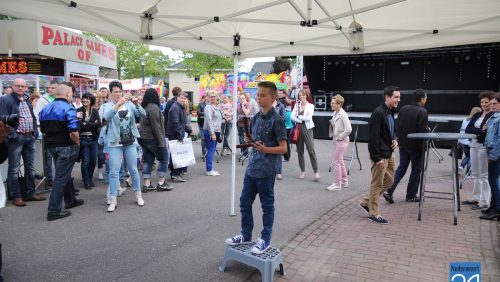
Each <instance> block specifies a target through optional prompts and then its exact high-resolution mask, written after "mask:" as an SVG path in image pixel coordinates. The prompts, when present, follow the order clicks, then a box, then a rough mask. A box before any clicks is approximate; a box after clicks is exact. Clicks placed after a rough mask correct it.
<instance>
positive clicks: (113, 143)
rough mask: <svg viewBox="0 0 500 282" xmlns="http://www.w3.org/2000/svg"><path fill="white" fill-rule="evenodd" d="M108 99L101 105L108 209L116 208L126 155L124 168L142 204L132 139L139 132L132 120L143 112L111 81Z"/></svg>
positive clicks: (143, 114)
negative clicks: (104, 121)
mask: <svg viewBox="0 0 500 282" xmlns="http://www.w3.org/2000/svg"><path fill="white" fill-rule="evenodd" d="M109 90H110V91H111V95H110V97H111V101H110V102H108V103H106V104H104V105H103V113H104V116H103V118H104V119H105V120H107V121H108V125H107V130H106V136H105V137H104V138H105V143H106V144H107V150H108V156H109V187H110V196H111V201H110V202H111V203H110V205H109V207H108V212H113V211H115V209H116V206H117V202H116V197H117V195H118V188H119V187H120V181H119V180H118V175H119V171H120V166H121V163H122V157H123V156H125V161H126V163H127V167H128V170H129V173H130V176H131V177H132V189H133V190H134V192H135V196H136V199H137V205H139V206H143V205H144V200H143V199H142V194H141V183H140V182H141V181H140V177H139V171H138V169H137V163H136V160H137V149H136V145H135V139H136V138H139V137H140V135H139V131H138V130H137V125H136V123H135V117H145V116H146V112H145V111H144V109H143V108H142V107H141V106H140V105H134V104H133V103H132V102H130V101H129V97H122V84H121V83H120V82H119V81H112V82H111V83H110V84H109Z"/></svg>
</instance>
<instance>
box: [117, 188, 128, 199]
mask: <svg viewBox="0 0 500 282" xmlns="http://www.w3.org/2000/svg"><path fill="white" fill-rule="evenodd" d="M125 191H127V187H125V188H122V187H119V188H118V197H121V196H122V195H123V194H125Z"/></svg>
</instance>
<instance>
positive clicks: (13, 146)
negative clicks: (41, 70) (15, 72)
mask: <svg viewBox="0 0 500 282" xmlns="http://www.w3.org/2000/svg"><path fill="white" fill-rule="evenodd" d="M12 87H13V91H14V92H12V93H11V94H10V95H6V96H2V97H0V116H5V115H12V114H17V115H19V122H18V123H17V124H16V125H15V126H14V127H11V128H10V132H9V137H8V141H7V142H8V146H9V168H8V177H7V185H8V187H9V194H10V196H11V197H12V199H13V200H14V202H13V203H14V205H15V206H18V207H24V206H26V203H25V201H44V200H45V197H41V196H37V195H35V139H36V138H37V137H38V127H37V119H36V117H35V114H34V112H33V106H32V105H31V101H30V99H29V96H28V94H26V93H25V92H26V90H27V84H26V81H25V80H24V79H22V78H16V79H15V80H14V83H13V85H12ZM21 157H22V158H23V163H24V179H25V184H26V187H25V188H26V189H21V185H20V183H19V169H20V168H21ZM23 188H24V187H23ZM22 190H25V191H22Z"/></svg>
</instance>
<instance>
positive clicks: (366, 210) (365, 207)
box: [359, 204, 370, 214]
mask: <svg viewBox="0 0 500 282" xmlns="http://www.w3.org/2000/svg"><path fill="white" fill-rule="evenodd" d="M359 206H360V207H361V208H362V209H363V210H364V211H365V212H366V213H367V214H370V209H368V207H367V206H363V205H362V204H359Z"/></svg>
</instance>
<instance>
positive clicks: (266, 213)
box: [240, 175, 276, 243]
mask: <svg viewBox="0 0 500 282" xmlns="http://www.w3.org/2000/svg"><path fill="white" fill-rule="evenodd" d="M275 177H276V176H275V175H273V176H270V177H265V178H255V177H251V176H248V175H245V178H244V180H243V191H241V197H240V212H241V235H243V237H244V238H245V241H250V240H252V230H253V213H252V205H253V202H254V201H255V197H256V196H257V194H259V199H260V204H261V207H262V213H263V214H262V224H263V227H264V228H263V229H262V232H261V238H262V240H264V241H266V242H268V243H270V242H271V233H272V232H273V223H274V179H275Z"/></svg>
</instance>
